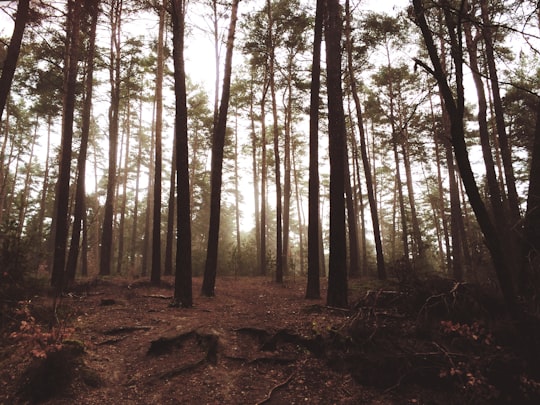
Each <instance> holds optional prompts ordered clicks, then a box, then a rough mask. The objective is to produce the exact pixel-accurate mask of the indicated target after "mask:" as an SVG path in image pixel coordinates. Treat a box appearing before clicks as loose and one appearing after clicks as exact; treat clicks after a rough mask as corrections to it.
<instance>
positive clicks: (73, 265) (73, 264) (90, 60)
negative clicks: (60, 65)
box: [66, 0, 99, 284]
mask: <svg viewBox="0 0 540 405" xmlns="http://www.w3.org/2000/svg"><path fill="white" fill-rule="evenodd" d="M98 4H99V1H98V0H93V1H89V2H87V3H86V4H85V7H86V8H87V10H86V11H87V12H88V13H89V14H90V18H91V22H90V32H89V33H88V37H89V44H88V50H87V53H86V78H85V97H84V102H83V103H84V104H83V110H82V123H81V145H80V150H79V156H78V157H77V186H76V191H75V212H74V214H73V230H72V233H71V244H70V248H69V255H68V261H67V267H66V268H67V282H68V284H71V283H73V282H74V281H75V273H76V269H77V262H78V258H79V244H80V237H81V231H84V227H83V224H84V222H85V217H86V187H85V182H86V157H87V154H88V138H89V136H90V121H91V113H92V95H93V89H94V56H95V51H96V28H97V20H98V13H99V7H98Z"/></svg>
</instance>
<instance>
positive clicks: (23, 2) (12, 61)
mask: <svg viewBox="0 0 540 405" xmlns="http://www.w3.org/2000/svg"><path fill="white" fill-rule="evenodd" d="M29 11H30V0H19V4H18V5H17V14H16V16H17V17H16V19H15V27H14V28H13V35H12V36H11V40H10V41H9V46H8V48H7V53H6V59H5V60H4V66H3V67H2V75H1V76H0V122H2V115H3V113H4V108H5V107H6V103H7V99H8V95H9V90H10V89H11V83H12V82H13V76H14V75H15V68H16V67H17V60H18V59H19V52H20V50H21V44H22V39H23V35H24V30H25V28H26V23H27V21H28V14H29Z"/></svg>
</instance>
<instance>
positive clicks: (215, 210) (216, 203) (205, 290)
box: [202, 0, 240, 297]
mask: <svg viewBox="0 0 540 405" xmlns="http://www.w3.org/2000/svg"><path fill="white" fill-rule="evenodd" d="M239 2H240V0H233V3H232V9H231V21H230V25H229V33H228V36H227V54H226V56H225V72H224V76H223V89H222V92H221V103H220V106H219V114H218V120H217V125H216V126H215V128H214V136H213V139H212V140H213V142H212V168H211V183H210V184H211V196H210V227H209V230H208V248H207V252H206V265H205V269H204V279H203V285H202V294H203V295H204V296H207V297H212V296H214V295H215V292H214V288H215V284H216V274H217V258H218V243H219V222H220V213H221V184H222V172H223V148H224V146H225V134H226V132H227V112H228V109H229V98H230V91H231V74H232V56H233V48H234V34H235V31H236V20H237V15H238V3H239Z"/></svg>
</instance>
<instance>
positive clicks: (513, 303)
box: [413, 0, 518, 316]
mask: <svg viewBox="0 0 540 405" xmlns="http://www.w3.org/2000/svg"><path fill="white" fill-rule="evenodd" d="M413 5H414V11H415V16H416V22H417V24H418V25H419V27H420V29H421V31H422V36H423V39H424V42H425V45H426V48H427V51H428V54H429V58H430V60H431V63H432V66H433V68H430V67H429V66H427V65H426V64H424V63H423V62H421V61H418V60H417V63H419V64H420V65H421V66H422V67H423V68H424V69H426V70H427V71H428V72H429V73H430V74H432V75H433V76H434V78H435V79H436V80H437V83H438V85H439V89H440V91H441V94H442V96H443V97H444V101H445V104H444V105H445V108H446V110H447V111H448V115H449V117H450V131H451V135H452V144H453V148H454V154H455V157H456V161H457V164H458V166H459V170H460V174H461V178H462V180H463V184H464V186H465V190H466V192H467V195H468V197H469V202H470V204H471V207H472V208H473V211H474V213H475V216H476V219H477V221H478V224H479V225H480V229H481V230H482V233H483V235H484V237H485V239H486V244H487V247H488V249H489V251H490V254H491V257H492V259H493V264H494V267H495V271H496V273H497V277H498V279H499V286H500V288H501V291H502V293H503V296H504V299H505V302H506V306H507V309H508V311H509V313H510V314H512V315H513V316H517V314H518V308H517V300H516V295H515V292H514V286H513V281H512V277H511V274H510V270H509V269H508V267H507V266H506V263H505V258H504V255H503V253H502V252H503V245H502V244H501V240H500V236H499V234H498V233H497V230H496V228H495V227H494V226H493V223H492V221H491V219H490V218H489V214H488V212H487V210H486V207H485V205H484V203H483V201H482V197H481V196H480V192H479V190H478V186H477V184H476V180H475V178H474V173H473V171H472V168H471V163H470V161H469V155H468V152H467V145H466V143H465V129H464V124H463V118H464V94H463V71H462V69H463V55H462V53H461V49H463V48H462V46H461V36H460V35H461V32H460V29H461V27H460V21H457V22H455V21H453V20H452V18H453V17H452V15H450V12H449V11H447V12H446V21H447V27H448V31H449V34H450V37H451V50H452V56H453V58H454V62H455V64H454V68H455V73H456V83H457V85H456V89H455V90H456V98H454V93H453V91H452V89H451V88H450V85H449V84H448V81H447V78H446V75H445V74H444V71H443V69H442V66H441V62H440V59H439V55H438V53H437V48H436V47H435V43H434V42H433V36H432V33H431V30H430V29H429V26H428V23H427V21H426V17H425V10H424V7H423V4H422V0H413Z"/></svg>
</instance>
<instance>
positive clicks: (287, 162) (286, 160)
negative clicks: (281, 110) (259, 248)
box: [282, 71, 293, 275]
mask: <svg viewBox="0 0 540 405" xmlns="http://www.w3.org/2000/svg"><path fill="white" fill-rule="evenodd" d="M292 92H293V88H292V72H291V71H289V73H288V78H287V107H286V110H285V151H284V152H285V153H284V156H283V169H284V173H283V255H282V256H283V261H282V267H283V275H287V274H289V258H290V227H291V226H290V220H291V133H292V109H293V98H292Z"/></svg>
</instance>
